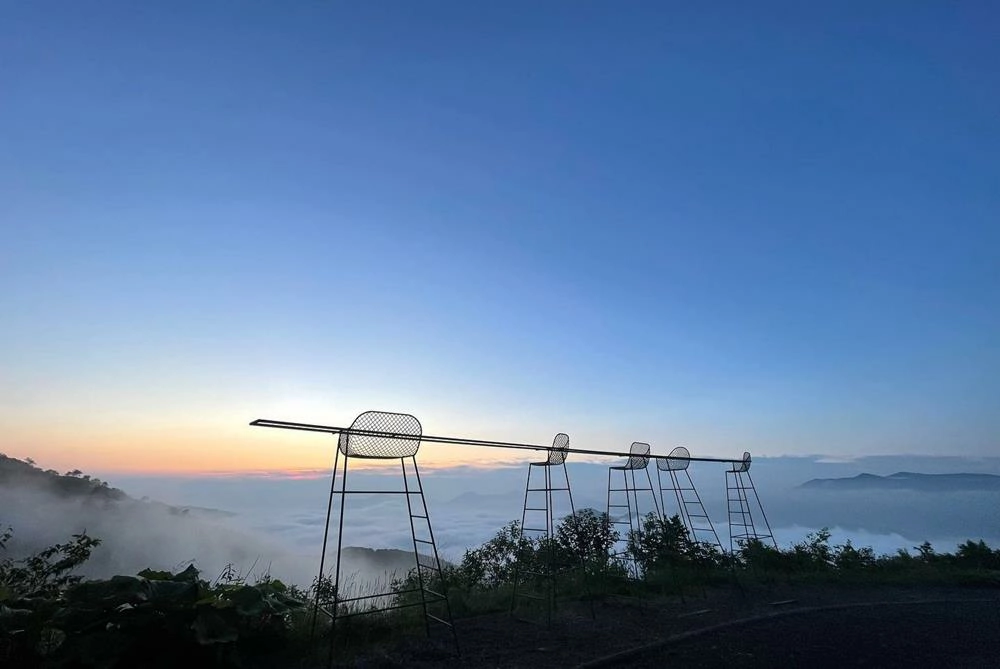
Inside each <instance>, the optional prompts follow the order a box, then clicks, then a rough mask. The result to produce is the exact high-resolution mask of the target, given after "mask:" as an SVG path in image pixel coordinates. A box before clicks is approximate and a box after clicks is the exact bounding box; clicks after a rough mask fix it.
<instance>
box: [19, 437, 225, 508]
mask: <svg viewBox="0 0 1000 669" xmlns="http://www.w3.org/2000/svg"><path fill="white" fill-rule="evenodd" d="M0 488H9V489H15V488H30V489H31V490H34V491H36V492H42V493H48V494H50V495H53V496H54V497H56V498H58V499H65V500H75V501H83V502H87V503H91V504H92V503H94V502H98V503H102V502H103V503H112V502H120V503H135V504H140V503H144V504H148V505H150V506H158V507H162V509H163V510H164V511H166V512H167V513H170V514H174V515H187V514H194V515H198V516H208V517H213V516H214V517H223V516H233V515H235V514H233V513H231V512H229V511H222V510H219V509H209V508H205V507H199V506H173V505H170V504H164V503H162V502H154V501H148V500H143V501H142V502H140V501H139V500H137V499H135V498H133V497H129V496H128V495H127V494H125V492H124V491H122V490H120V489H118V488H112V487H111V486H109V485H108V484H107V482H106V481H102V480H100V479H98V478H94V477H92V476H88V475H87V474H84V473H83V472H81V471H80V470H79V469H75V470H73V471H69V472H66V473H65V474H60V473H59V472H57V471H56V470H54V469H41V468H40V467H36V466H35V464H34V463H33V462H31V461H30V460H18V459H17V458H11V457H8V456H6V455H4V454H3V453H0Z"/></svg>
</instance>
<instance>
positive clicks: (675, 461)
mask: <svg viewBox="0 0 1000 669" xmlns="http://www.w3.org/2000/svg"><path fill="white" fill-rule="evenodd" d="M690 464H691V451H689V450H688V449H686V448H684V447H683V446H678V447H677V448H675V449H674V450H672V451H670V455H668V456H667V457H665V458H657V460H656V482H657V485H658V487H659V488H660V508H661V509H663V517H664V518H666V517H667V502H666V500H665V499H664V498H663V493H664V492H668V493H669V492H673V494H674V497H675V499H676V500H677V510H678V514H679V515H680V517H681V520H683V521H684V525H685V526H687V529H688V532H690V533H691V540H692V541H695V542H697V543H701V544H713V545H715V546H718V548H719V550H722V542H720V541H719V535H718V534H717V533H716V532H715V526H714V525H713V524H712V519H711V518H709V516H708V512H707V511H706V510H705V505H704V504H702V501H701V495H699V494H698V489H697V488H696V487H695V485H694V480H692V478H691V472H690V471H689V469H688V466H689V465H690ZM663 472H666V476H664V475H663Z"/></svg>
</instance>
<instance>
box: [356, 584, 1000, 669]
mask: <svg viewBox="0 0 1000 669" xmlns="http://www.w3.org/2000/svg"><path fill="white" fill-rule="evenodd" d="M456 629H457V631H458V637H459V642H460V646H461V653H460V654H456V652H455V650H454V646H453V644H452V642H451V638H450V637H449V636H447V635H446V634H443V633H442V632H446V629H444V628H438V629H437V630H435V632H436V634H435V635H434V637H433V638H431V639H430V640H428V639H425V638H419V637H417V638H411V639H406V640H403V641H400V642H398V643H396V644H394V645H393V646H392V647H390V648H386V649H383V650H380V651H377V652H374V653H371V654H368V655H367V656H366V657H363V658H361V659H355V660H353V661H351V662H349V663H342V664H338V665H337V666H344V667H347V666H354V667H371V668H374V667H385V668H389V667H470V668H471V667H497V668H500V667H504V668H510V669H514V668H519V667H525V668H526V667H533V668H539V667H540V668H543V669H544V668H546V667H575V666H592V667H598V666H602V667H603V666H607V667H660V666H666V665H674V666H692V667H716V666H718V667H723V666H725V667H751V666H753V667H756V666H769V667H775V666H879V667H882V666H907V667H914V666H945V665H947V666H971V667H977V666H1000V589H979V588H954V587H942V588H937V587H895V586H891V587H890V586H872V587H867V588H860V587H853V586H842V585H822V586H802V585H787V584H786V585H774V586H770V587H758V588H755V589H753V590H746V589H743V588H737V587H735V586H733V587H728V588H716V589H713V590H710V591H699V592H697V593H691V594H689V595H687V596H686V597H685V598H684V599H683V601H682V600H681V598H679V597H676V596H672V597H669V598H662V599H645V598H644V599H641V600H640V599H630V598H624V597H611V598H608V599H607V600H606V601H603V602H599V603H597V604H595V608H594V617H593V618H592V617H591V613H590V607H589V606H588V605H586V604H581V603H579V602H568V603H561V605H560V607H559V608H558V609H557V610H556V612H555V613H554V616H553V623H552V625H551V626H546V625H545V624H544V621H540V622H539V623H531V622H525V621H521V620H517V619H512V618H510V617H509V616H507V615H506V614H491V615H485V616H479V617H475V618H467V619H463V620H459V621H457V622H456Z"/></svg>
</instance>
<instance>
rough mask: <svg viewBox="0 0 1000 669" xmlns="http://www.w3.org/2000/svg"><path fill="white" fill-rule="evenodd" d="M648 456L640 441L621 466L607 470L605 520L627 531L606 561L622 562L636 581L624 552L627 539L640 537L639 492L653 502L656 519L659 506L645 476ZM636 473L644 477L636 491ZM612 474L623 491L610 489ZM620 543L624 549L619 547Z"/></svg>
mask: <svg viewBox="0 0 1000 669" xmlns="http://www.w3.org/2000/svg"><path fill="white" fill-rule="evenodd" d="M649 452H650V447H649V444H647V443H645V442H642V441H635V442H632V446H631V448H629V459H628V460H627V461H626V462H625V464H623V465H617V466H612V467H608V506H607V513H608V519H609V521H610V522H611V523H612V525H622V526H627V527H628V529H627V530H626V531H625V532H624V533H623V536H622V538H621V539H619V541H618V545H617V546H613V547H612V552H611V555H610V556H609V557H610V558H611V559H612V560H618V561H622V562H624V563H625V564H626V569H628V571H629V572H630V573H631V574H632V576H634V577H635V578H639V576H640V573H639V565H638V564H637V563H636V561H635V558H634V556H632V555H630V554H629V552H628V537H629V535H632V536H633V537H635V538H636V539H638V538H640V537H641V536H642V512H641V511H640V509H639V493H640V492H648V493H649V498H650V499H651V500H652V502H653V509H654V510H655V512H656V515H657V516H659V515H660V506H659V503H658V502H657V500H656V493H655V492H654V490H653V479H652V477H651V476H650V475H649V468H648V466H647V465H649ZM637 471H642V472H644V473H645V474H646V481H647V483H648V486H647V487H644V488H640V487H639V485H637V484H636V478H635V473H636V472H637ZM615 472H621V475H622V484H623V485H624V487H622V488H615V487H612V486H613V485H614V483H613V481H612V477H613V474H614V473H615ZM622 498H624V504H623V503H622ZM612 509H615V510H616V511H617V515H612V511H611V510H612ZM622 509H624V510H625V513H626V515H627V518H626V517H624V516H622V515H621V510H622ZM623 543H624V546H622V544H623Z"/></svg>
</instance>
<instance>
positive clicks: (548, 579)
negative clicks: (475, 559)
mask: <svg viewBox="0 0 1000 669" xmlns="http://www.w3.org/2000/svg"><path fill="white" fill-rule="evenodd" d="M568 451H569V435H567V434H566V433H564V432H560V433H559V434H557V435H556V436H555V438H554V439H553V440H552V447H551V448H549V449H548V452H547V456H546V458H545V460H544V461H542V462H529V463H528V476H527V479H526V480H525V483H524V505H523V508H522V510H521V525H520V534H519V538H523V537H524V533H525V532H533V533H537V537H536V538H538V539H542V538H544V540H545V541H546V544H549V545H551V544H550V542H551V541H552V540H554V538H555V519H554V517H553V499H552V493H553V492H565V493H566V495H567V497H568V498H569V509H570V514H571V515H572V516H576V505H575V504H574V503H573V488H572V486H571V485H570V482H569V470H568V469H567V468H566V456H567V454H568ZM557 467H561V468H562V473H563V483H564V485H562V486H560V485H559V484H558V483H553V477H552V469H553V468H557ZM536 468H537V469H540V470H541V471H542V472H543V474H544V484H543V487H541V488H537V487H536V488H532V487H531V474H532V472H534V471H535V469H536ZM536 478H537V477H536ZM536 485H537V484H536ZM557 486H558V487H557ZM531 493H536V494H535V495H531ZM538 493H541V495H539V494H538ZM539 496H540V497H541V498H542V499H541V501H540V502H539V501H534V502H533V501H531V498H532V497H534V498H536V499H537V498H538V497H539ZM529 503H530V504H536V505H537V504H539V503H540V504H542V505H543V506H529ZM528 512H531V513H532V514H533V515H534V516H536V517H537V516H538V514H544V518H545V519H544V522H545V527H544V528H542V527H529V526H528V525H527V518H528ZM543 567H544V568H543V570H542V571H530V570H522V569H521V567H520V563H519V562H515V565H514V587H513V592H512V594H511V602H510V613H511V614H512V615H513V613H514V611H515V608H516V607H517V603H518V597H523V598H527V599H532V600H544V601H545V603H546V624H547V625H550V626H551V625H552V612H553V610H554V609H555V606H556V577H557V576H558V575H559V573H560V570H557V569H556V568H555V565H554V564H553V563H552V555H551V554H549V555H548V556H547V560H546V561H545V563H544V565H543ZM580 567H582V568H583V578H584V587H585V588H586V590H587V593H588V595H589V591H590V587H589V585H588V584H587V580H586V579H587V572H586V565H585V563H584V559H583V556H582V555H581V556H580ZM522 575H528V576H535V577H538V578H541V579H542V580H543V581H544V582H545V594H544V595H538V594H535V593H529V592H524V591H523V589H522V591H521V592H518V590H519V586H520V580H521V576H522ZM590 608H591V611H590V612H591V616H593V615H594V603H593V599H592V598H591V600H590Z"/></svg>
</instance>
